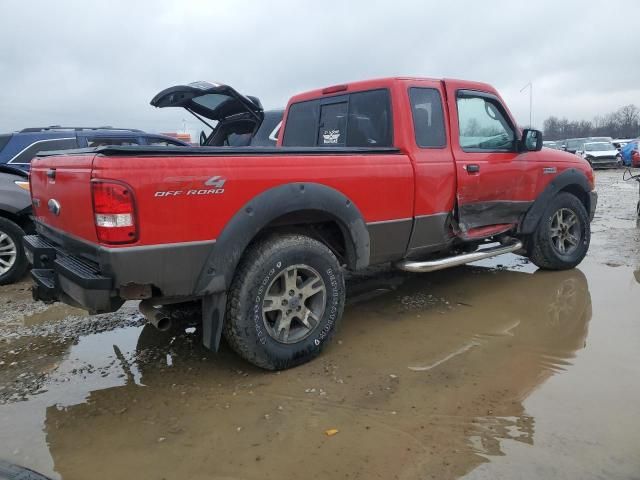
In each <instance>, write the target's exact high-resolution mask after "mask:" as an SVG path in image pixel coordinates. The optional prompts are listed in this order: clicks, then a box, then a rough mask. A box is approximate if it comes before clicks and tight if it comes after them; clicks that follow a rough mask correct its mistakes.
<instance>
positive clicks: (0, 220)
mask: <svg viewBox="0 0 640 480" xmlns="http://www.w3.org/2000/svg"><path fill="white" fill-rule="evenodd" d="M30 214H31V196H30V195H29V179H28V176H27V173H26V172H24V171H23V170H20V169H18V168H15V167H11V166H7V165H0V285H5V284H7V283H12V282H14V281H16V280H17V279H19V278H20V277H21V276H22V275H23V274H24V272H25V271H26V269H27V259H26V258H25V254H24V249H23V247H22V237H23V235H24V234H25V233H30V232H31V230H32V229H33V224H32V222H31V218H30Z"/></svg>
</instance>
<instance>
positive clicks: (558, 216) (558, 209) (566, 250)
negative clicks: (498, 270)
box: [529, 192, 591, 270]
mask: <svg viewBox="0 0 640 480" xmlns="http://www.w3.org/2000/svg"><path fill="white" fill-rule="evenodd" d="M590 241H591V228H590V224H589V215H588V214H587V210H586V209H585V207H584V205H583V204H582V202H581V201H580V200H579V199H578V198H577V197H575V196H574V195H571V194H570V193H566V192H563V193H560V194H558V195H556V196H555V197H554V198H553V199H552V200H551V201H550V202H549V205H547V208H546V209H545V211H544V214H543V215H542V218H541V219H540V222H539V223H538V227H537V228H536V230H535V232H534V233H533V235H532V238H531V245H530V247H529V251H530V254H529V258H530V260H531V261H532V262H533V263H534V264H535V265H536V266H538V267H539V268H542V269H546V270H567V269H570V268H574V267H575V266H576V265H578V264H579V263H580V262H581V261H582V259H583V258H584V257H585V255H586V254H587V250H588V249H589V243H590Z"/></svg>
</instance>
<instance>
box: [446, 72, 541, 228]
mask: <svg viewBox="0 0 640 480" xmlns="http://www.w3.org/2000/svg"><path fill="white" fill-rule="evenodd" d="M447 97H448V105H449V112H450V114H451V133H452V146H453V155H454V159H455V165H456V175H457V193H456V196H457V209H458V221H459V225H460V229H461V230H462V232H463V234H470V235H472V236H473V232H470V231H471V230H473V229H476V228H480V227H488V226H492V225H495V226H499V225H505V224H514V223H517V222H518V220H519V218H520V217H521V216H522V214H523V213H524V212H526V211H527V209H528V208H529V206H530V204H531V200H532V198H530V197H531V191H530V190H531V187H532V186H535V183H536V182H535V179H533V178H529V174H531V173H532V172H531V169H530V168H528V165H529V164H530V162H528V161H527V154H526V153H520V152H519V151H518V142H519V138H520V132H519V130H518V129H517V128H516V125H515V122H514V121H513V120H512V118H511V116H510V115H509V112H508V111H507V109H506V108H505V107H504V105H503V103H502V101H501V100H500V98H499V97H498V96H497V94H493V93H488V92H484V91H479V90H466V89H458V88H456V85H455V84H454V85H447Z"/></svg>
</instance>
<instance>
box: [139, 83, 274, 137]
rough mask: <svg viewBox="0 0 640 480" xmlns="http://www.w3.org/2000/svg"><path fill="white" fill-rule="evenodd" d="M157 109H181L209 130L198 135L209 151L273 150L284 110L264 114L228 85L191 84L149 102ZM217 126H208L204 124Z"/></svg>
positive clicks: (254, 102)
mask: <svg viewBox="0 0 640 480" xmlns="http://www.w3.org/2000/svg"><path fill="white" fill-rule="evenodd" d="M151 105H153V106H154V107H157V108H166V107H181V108H184V109H185V110H186V111H188V112H189V113H191V114H192V115H193V116H194V117H196V118H197V119H198V120H200V121H201V122H202V123H204V124H205V125H206V126H207V127H209V128H210V129H211V132H210V133H209V135H206V134H205V133H204V131H202V132H201V134H200V145H203V146H209V147H222V146H229V147H249V146H260V147H268V146H275V145H276V142H277V140H278V139H277V133H278V131H279V130H280V123H281V122H282V115H283V113H284V111H283V110H271V111H267V112H265V111H264V110H263V108H262V103H261V102H260V100H259V99H258V98H256V97H252V96H244V95H242V94H240V93H238V92H237V91H236V90H234V89H233V88H231V87H230V86H228V85H223V84H219V83H209V82H204V81H199V82H193V83H189V84H187V85H176V86H173V87H169V88H166V89H164V90H162V91H161V92H159V93H158V94H157V95H156V96H155V97H153V98H152V99H151ZM205 118H206V119H207V120H210V121H213V122H216V123H215V125H212V124H210V123H209V122H207V120H205Z"/></svg>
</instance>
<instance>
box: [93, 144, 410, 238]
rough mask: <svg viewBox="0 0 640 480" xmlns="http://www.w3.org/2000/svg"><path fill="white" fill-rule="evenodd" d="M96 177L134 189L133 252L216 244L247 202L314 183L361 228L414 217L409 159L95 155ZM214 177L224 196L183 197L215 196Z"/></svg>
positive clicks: (381, 156)
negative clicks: (340, 202)
mask: <svg viewBox="0 0 640 480" xmlns="http://www.w3.org/2000/svg"><path fill="white" fill-rule="evenodd" d="M93 177H94V178H99V179H116V180H121V181H124V182H126V183H128V184H129V185H130V186H131V187H132V188H133V189H134V192H135V197H136V203H137V209H138V220H139V225H140V228H139V233H140V235H139V240H138V242H137V245H153V244H162V243H180V242H192V241H203V240H211V239H215V238H217V237H218V235H219V234H220V233H221V232H222V230H223V229H224V227H225V225H226V224H227V223H228V222H229V220H230V219H231V218H232V217H233V216H234V215H235V214H236V213H237V212H238V211H239V210H240V209H241V208H243V206H244V205H246V204H247V203H248V202H249V201H250V200H251V199H252V198H254V197H255V196H257V195H258V194H260V193H262V192H264V191H266V190H268V189H270V188H273V187H276V186H278V185H283V184H286V183H292V182H313V183H319V184H322V185H326V186H329V187H332V188H334V189H336V190H338V191H340V192H342V193H343V194H344V195H345V196H347V197H348V198H349V199H350V200H351V201H352V202H353V203H354V204H355V205H356V206H357V208H358V209H359V210H360V212H361V213H362V215H363V217H364V220H365V222H377V221H384V220H392V219H399V218H410V217H411V216H412V212H413V169H412V167H411V163H410V160H409V158H408V157H407V156H406V155H401V154H375V155H330V154H328V155H317V156H303V155H282V156H280V155H277V156H276V155H273V156H245V157H242V156H238V157H229V156H218V157H216V156H202V157H199V156H178V157H170V156H168V157H153V156H147V157H145V156H140V157H137V156H131V157H114V156H109V157H103V156H99V155H98V156H97V157H96V158H95V161H94V169H93ZM212 177H221V178H222V179H224V180H225V183H224V187H223V188H222V190H223V192H220V193H217V194H204V195H186V194H185V192H186V191H188V190H207V189H212V187H211V186H206V185H205V182H207V181H208V180H209V179H211V178H212ZM158 192H161V193H158ZM171 192H183V193H181V194H175V193H171ZM128 246H130V245H128Z"/></svg>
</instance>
